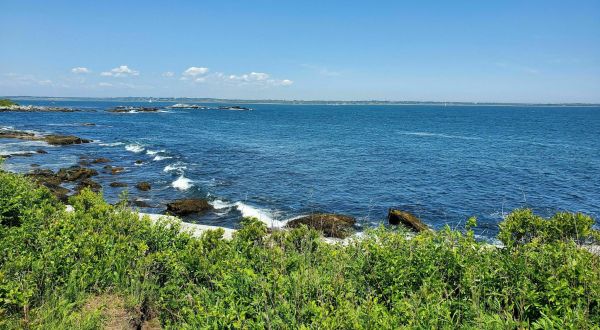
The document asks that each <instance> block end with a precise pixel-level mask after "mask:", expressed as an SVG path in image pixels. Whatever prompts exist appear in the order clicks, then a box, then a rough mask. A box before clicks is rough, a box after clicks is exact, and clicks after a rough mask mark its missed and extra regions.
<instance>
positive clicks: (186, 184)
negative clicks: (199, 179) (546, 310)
mask: <svg viewBox="0 0 600 330" xmlns="http://www.w3.org/2000/svg"><path fill="white" fill-rule="evenodd" d="M192 182H193V181H192V180H190V179H188V178H186V177H185V176H184V175H183V174H181V175H180V176H179V177H178V178H177V180H175V181H173V183H171V186H172V187H173V188H175V189H177V190H188V189H190V188H191V187H192V186H193V183H192Z"/></svg>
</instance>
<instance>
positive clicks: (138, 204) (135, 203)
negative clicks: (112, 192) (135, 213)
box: [127, 199, 152, 208]
mask: <svg viewBox="0 0 600 330" xmlns="http://www.w3.org/2000/svg"><path fill="white" fill-rule="evenodd" d="M127 204H128V205H129V206H135V207H144V208H146V207H152V205H150V204H148V203H146V202H145V201H143V200H140V199H134V200H131V201H129V202H128V203H127Z"/></svg>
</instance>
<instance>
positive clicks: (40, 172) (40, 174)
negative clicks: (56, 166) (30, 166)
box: [25, 168, 61, 186]
mask: <svg viewBox="0 0 600 330" xmlns="http://www.w3.org/2000/svg"><path fill="white" fill-rule="evenodd" d="M25 176H27V177H29V178H30V179H32V180H33V181H35V182H37V183H42V184H44V183H49V184H52V185H56V186H58V185H60V183H61V179H60V178H59V177H58V176H57V175H56V174H55V173H54V172H52V171H51V170H48V169H40V168H38V169H35V170H33V171H32V172H29V173H27V174H25Z"/></svg>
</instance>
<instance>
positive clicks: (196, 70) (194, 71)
mask: <svg viewBox="0 0 600 330" xmlns="http://www.w3.org/2000/svg"><path fill="white" fill-rule="evenodd" d="M207 72H208V68H203V67H196V66H191V67H189V68H188V69H187V70H185V71H183V76H184V77H196V76H200V75H203V74H206V73H207Z"/></svg>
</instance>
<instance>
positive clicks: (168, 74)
mask: <svg viewBox="0 0 600 330" xmlns="http://www.w3.org/2000/svg"><path fill="white" fill-rule="evenodd" d="M174 75H175V72H171V71H167V72H163V74H162V76H163V77H167V78H171V77H173V76H174Z"/></svg>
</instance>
